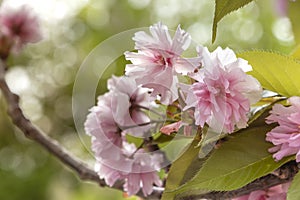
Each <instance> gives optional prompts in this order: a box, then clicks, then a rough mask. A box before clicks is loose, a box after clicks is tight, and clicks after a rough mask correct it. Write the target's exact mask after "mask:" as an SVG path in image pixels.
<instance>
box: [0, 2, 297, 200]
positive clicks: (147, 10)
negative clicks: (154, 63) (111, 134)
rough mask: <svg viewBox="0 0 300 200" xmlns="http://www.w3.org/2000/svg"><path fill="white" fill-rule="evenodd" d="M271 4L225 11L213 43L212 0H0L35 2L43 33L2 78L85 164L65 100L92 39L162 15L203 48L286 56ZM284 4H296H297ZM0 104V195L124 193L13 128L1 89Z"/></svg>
mask: <svg viewBox="0 0 300 200" xmlns="http://www.w3.org/2000/svg"><path fill="white" fill-rule="evenodd" d="M276 2H277V1H275V0H260V1H259V0H258V1H256V2H255V3H253V2H252V3H250V4H249V5H247V6H246V7H245V8H243V9H241V10H239V11H238V12H234V13H232V14H230V15H229V16H227V17H225V18H224V19H223V20H222V21H221V22H220V23H219V26H218V34H217V40H216V42H215V44H214V45H212V44H211V27H212V20H213V12H214V1H213V0H152V1H151V0H43V1H41V0H27V1H25V0H24V1H21V0H9V1H6V2H5V3H9V4H11V5H13V6H18V5H20V4H24V3H26V4H29V5H30V6H31V7H33V8H34V10H35V12H36V13H38V15H39V16H40V18H41V26H42V30H43V35H44V39H43V40H42V41H41V42H39V43H37V44H34V45H29V46H27V47H26V48H25V49H24V51H23V52H22V53H21V54H19V55H14V56H12V57H10V59H9V63H10V69H9V71H8V74H7V77H6V78H7V81H8V83H9V85H10V87H11V89H12V90H13V91H14V92H15V93H17V94H19V95H20V96H21V107H22V108H23V109H24V112H25V114H26V116H28V118H29V119H31V120H32V121H33V122H34V123H35V124H36V125H37V126H38V127H40V128H41V129H42V130H43V131H44V132H46V133H47V134H49V135H50V136H51V137H53V138H55V139H57V140H58V141H60V142H61V143H62V144H63V145H64V146H65V147H66V148H67V149H69V150H70V151H71V152H72V153H73V154H74V155H76V156H78V157H80V158H82V159H84V160H85V161H86V162H88V163H90V164H91V165H92V164H93V157H92V156H91V155H90V154H89V153H88V152H89V150H88V149H86V148H85V146H84V145H83V144H82V143H81V140H80V139H79V137H78V134H77V131H76V128H75V126H74V121H73V116H72V105H71V104H72V89H73V83H74V79H75V76H76V72H77V71H78V69H79V67H80V65H81V63H82V62H83V60H84V58H85V57H86V56H87V55H88V54H89V52H90V51H91V50H92V49H93V48H94V47H95V46H96V45H97V44H99V43H101V41H103V40H105V39H107V38H109V37H110V36H112V35H114V34H116V33H119V32H122V31H125V30H128V29H131V28H138V27H147V26H149V25H151V24H153V23H156V22H158V21H162V22H163V23H164V24H166V25H168V26H169V28H170V29H173V30H174V29H176V27H177V25H178V24H181V26H182V28H183V29H185V30H187V31H188V32H189V33H190V34H191V35H192V38H193V40H194V41H195V42H197V43H199V44H202V45H206V46H209V48H210V49H213V48H215V47H216V46H219V45H220V46H222V47H226V46H229V47H231V48H232V49H234V50H249V49H271V50H274V51H280V52H282V53H286V54H287V53H289V52H290V51H291V50H292V49H293V48H294V47H295V45H296V42H295V35H294V34H293V32H292V28H291V22H290V20H289V18H287V17H284V16H280V15H279V14H278V13H277V12H276V9H274V8H275V3H276ZM290 4H293V8H294V10H297V9H298V10H299V8H300V7H299V3H297V4H296V3H292V2H290ZM296 8H297V9H296ZM294 13H298V12H294ZM292 17H294V18H297V17H298V16H297V15H296V14H292ZM129 50H130V49H129ZM124 64H125V61H124V58H120V60H119V61H118V62H116V63H113V65H114V67H112V68H110V70H109V72H107V73H106V75H105V76H102V79H101V80H100V82H99V85H98V90H97V93H98V94H101V93H103V92H105V90H106V79H107V78H108V77H109V75H110V74H111V73H114V74H118V75H120V74H122V72H123V69H124ZM0 106H1V109H0V199H1V200H20V199H23V200H31V199H38V200H60V199H63V200H96V199H97V200H101V199H111V200H114V199H116V200H117V199H124V198H125V197H123V194H122V193H121V192H118V191H116V190H111V189H108V188H99V187H98V186H97V185H96V184H94V183H87V182H82V181H80V180H79V179H78V178H77V176H76V175H75V174H73V173H72V172H71V171H69V170H68V169H67V168H66V167H64V166H63V165H62V164H61V163H60V162H59V161H58V160H57V159H56V158H54V157H53V156H51V155H49V153H48V152H46V151H45V150H44V149H43V148H41V147H40V146H39V145H38V144H35V143H34V142H31V141H29V140H28V139H26V138H25V137H24V136H23V134H22V133H20V131H19V130H18V129H16V128H14V126H13V125H12V124H11V121H10V119H8V117H7V115H6V104H5V102H4V99H3V97H2V95H1V94H0ZM84 140H86V141H88V140H89V138H88V137H86V138H84ZM86 143H88V142H86Z"/></svg>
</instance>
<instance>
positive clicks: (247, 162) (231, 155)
mask: <svg viewBox="0 0 300 200" xmlns="http://www.w3.org/2000/svg"><path fill="white" fill-rule="evenodd" d="M260 120H261V119H260ZM271 128H272V127H270V126H266V125H265V126H260V127H251V128H248V129H244V130H241V131H239V132H237V134H235V135H234V136H233V138H232V139H230V140H229V141H227V142H224V144H223V145H222V146H221V147H220V148H219V149H217V150H215V151H214V152H213V153H212V155H211V156H210V157H209V158H208V159H207V161H206V162H205V163H204V164H203V166H202V168H201V169H200V171H199V172H198V173H197V175H196V176H194V178H193V179H192V180H191V181H189V182H187V183H186V184H184V185H182V186H180V187H179V188H177V189H175V190H166V191H165V193H166V195H168V196H172V197H174V196H177V197H178V196H179V197H183V196H188V195H191V194H201V193H205V192H207V191H229V190H235V189H238V188H241V187H243V186H245V185H246V184H248V183H250V182H252V181H253V180H255V179H257V178H260V177H262V176H265V175H267V174H268V173H270V172H272V171H274V170H275V169H277V168H278V167H280V166H281V165H283V164H284V163H286V162H288V161H289V160H291V158H285V159H282V160H281V161H279V162H275V161H274V159H273V158H272V154H270V153H269V152H268V151H267V150H268V148H270V147H271V146H272V145H271V144H270V143H268V142H266V141H265V134H266V133H267V132H268V131H269V130H270V129H271Z"/></svg>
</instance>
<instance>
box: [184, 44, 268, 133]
mask: <svg viewBox="0 0 300 200" xmlns="http://www.w3.org/2000/svg"><path fill="white" fill-rule="evenodd" d="M198 51H199V55H200V57H202V60H203V61H202V62H203V63H202V64H203V68H201V69H200V70H199V71H198V72H197V73H190V74H189V75H190V76H191V77H192V78H193V79H195V80H196V81H197V82H195V83H194V84H193V85H192V86H187V85H182V86H181V88H182V90H183V91H185V92H187V97H186V104H187V105H186V107H185V108H184V110H186V109H188V108H191V107H194V108H195V113H194V117H195V124H196V125H200V126H202V127H203V126H204V124H205V123H208V125H210V126H211V128H213V129H217V130H222V129H223V131H225V132H229V133H231V132H233V131H234V128H235V126H237V128H245V127H246V126H247V121H248V117H247V113H248V112H249V110H250V105H251V104H253V103H255V102H257V101H258V100H259V99H260V97H261V93H262V89H261V85H260V84H259V82H258V81H257V80H256V79H255V78H253V77H252V76H250V75H247V74H246V73H245V72H248V71H251V70H252V67H251V66H250V65H248V63H247V61H246V60H243V59H240V58H236V55H235V54H234V52H233V51H232V50H230V49H229V48H226V49H224V50H223V49H221V48H220V47H218V48H217V49H216V50H215V51H214V52H212V53H210V52H209V51H208V50H207V48H203V47H199V49H198ZM217 126H218V127H217Z"/></svg>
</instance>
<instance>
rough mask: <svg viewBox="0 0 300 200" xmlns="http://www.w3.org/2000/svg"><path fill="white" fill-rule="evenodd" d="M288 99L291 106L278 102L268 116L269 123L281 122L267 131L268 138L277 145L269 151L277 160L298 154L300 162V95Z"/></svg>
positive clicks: (297, 157)
mask: <svg viewBox="0 0 300 200" xmlns="http://www.w3.org/2000/svg"><path fill="white" fill-rule="evenodd" d="M288 101H289V102H290V104H291V106H289V107H285V106H283V105H281V104H276V105H274V106H273V109H272V111H271V115H270V116H269V117H267V118H266V119H267V120H266V122H267V123H268V124H270V123H275V122H276V123H278V124H279V126H277V127H275V128H273V129H272V130H271V131H270V132H268V133H267V137H266V140H267V141H269V142H272V143H273V144H274V145H275V147H273V148H270V149H269V151H270V152H271V153H274V155H273V157H274V158H275V159H276V160H277V161H278V160H281V159H282V158H283V157H286V156H290V155H293V154H296V161H297V162H300V128H299V127H300V97H291V98H289V99H288ZM275 152H276V153H275Z"/></svg>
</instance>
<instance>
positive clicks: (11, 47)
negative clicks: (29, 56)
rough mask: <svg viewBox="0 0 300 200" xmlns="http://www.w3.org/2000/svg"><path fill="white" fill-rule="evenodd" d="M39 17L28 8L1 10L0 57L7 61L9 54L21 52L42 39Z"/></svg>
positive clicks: (3, 8) (2, 7) (2, 8)
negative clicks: (25, 46) (28, 44)
mask: <svg viewBox="0 0 300 200" xmlns="http://www.w3.org/2000/svg"><path fill="white" fill-rule="evenodd" d="M41 38H42V37H41V30H40V26H39V20H38V18H37V16H35V15H34V14H33V11H32V10H31V9H30V8H29V7H26V6H22V7H21V8H16V9H15V8H10V7H8V6H5V5H4V6H1V8H0V55H1V58H2V59H6V58H7V57H8V55H9V53H10V52H11V51H12V52H19V51H20V49H21V48H22V47H23V46H24V45H26V44H27V43H34V42H37V41H39V40H40V39H41Z"/></svg>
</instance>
